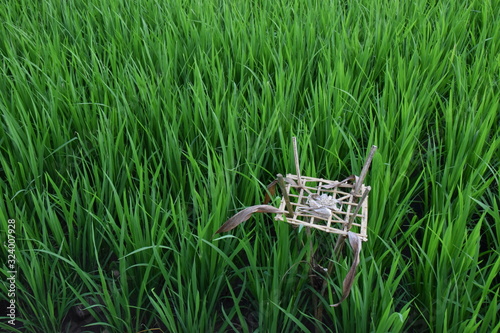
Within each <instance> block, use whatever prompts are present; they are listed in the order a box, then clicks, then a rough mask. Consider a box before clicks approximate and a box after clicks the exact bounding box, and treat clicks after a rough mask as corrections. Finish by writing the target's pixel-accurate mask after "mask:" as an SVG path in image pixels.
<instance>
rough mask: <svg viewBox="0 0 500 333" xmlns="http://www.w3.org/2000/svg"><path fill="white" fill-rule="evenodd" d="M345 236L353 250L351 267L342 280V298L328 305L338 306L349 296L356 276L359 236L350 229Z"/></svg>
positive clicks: (359, 249)
mask: <svg viewBox="0 0 500 333" xmlns="http://www.w3.org/2000/svg"><path fill="white" fill-rule="evenodd" d="M347 236H348V237H349V243H350V244H351V247H352V251H353V259H352V265H351V269H350V270H349V272H348V273H347V275H346V277H345V279H344V282H343V284H342V298H341V299H340V301H339V302H338V303H337V304H333V305H330V306H334V307H336V306H339V305H340V303H342V302H343V301H344V300H345V299H346V298H347V296H349V293H350V292H351V287H352V284H353V282H354V277H355V276H356V269H357V268H358V265H359V254H360V252H361V238H359V237H358V235H357V234H355V233H353V232H351V231H349V232H348V233H347Z"/></svg>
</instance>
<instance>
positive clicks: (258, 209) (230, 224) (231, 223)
mask: <svg viewBox="0 0 500 333" xmlns="http://www.w3.org/2000/svg"><path fill="white" fill-rule="evenodd" d="M253 213H273V214H284V213H287V212H286V211H283V210H279V209H278V208H276V207H273V206H269V205H255V206H250V207H247V208H245V209H243V210H242V211H240V212H238V213H236V214H235V215H233V216H232V217H231V218H230V219H229V220H227V221H226V222H225V223H224V224H223V225H222V226H221V227H220V228H219V230H217V231H216V232H215V233H216V234H218V233H221V232H226V231H229V230H231V229H234V228H236V227H237V226H238V225H239V224H241V223H243V222H245V221H246V220H248V219H249V218H250V216H252V214H253Z"/></svg>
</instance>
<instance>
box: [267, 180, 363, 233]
mask: <svg viewBox="0 0 500 333" xmlns="http://www.w3.org/2000/svg"><path fill="white" fill-rule="evenodd" d="M350 178H351V179H349V178H348V180H344V181H335V180H327V179H322V178H314V177H306V176H302V177H300V176H298V175H292V174H288V175H287V176H286V178H285V189H284V191H283V189H282V192H284V193H282V198H281V203H280V206H279V209H280V210H282V211H287V212H288V213H287V214H277V215H276V217H275V219H276V220H278V221H284V222H287V223H290V224H293V225H297V226H305V227H309V228H315V229H318V230H322V231H325V232H330V233H334V234H340V235H347V232H348V231H351V232H354V233H356V234H357V235H358V236H359V238H360V239H361V240H363V241H367V240H368V236H367V221H368V200H367V199H368V192H369V191H370V187H369V186H365V185H363V184H361V185H360V186H359V188H358V192H357V193H359V194H356V191H355V188H356V183H355V182H356V180H358V179H359V178H358V177H354V176H353V177H350ZM287 198H288V199H287ZM315 199H316V200H315ZM287 200H288V201H289V205H288V204H287ZM325 201H326V204H324V203H325Z"/></svg>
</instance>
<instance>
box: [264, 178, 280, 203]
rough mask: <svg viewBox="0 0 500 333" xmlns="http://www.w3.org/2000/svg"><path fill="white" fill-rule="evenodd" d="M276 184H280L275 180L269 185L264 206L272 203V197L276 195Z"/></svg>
mask: <svg viewBox="0 0 500 333" xmlns="http://www.w3.org/2000/svg"><path fill="white" fill-rule="evenodd" d="M276 184H278V180H277V179H275V180H273V182H272V183H271V184H269V185H267V191H266V197H265V198H264V205H267V204H268V203H269V202H270V201H271V196H274V194H276Z"/></svg>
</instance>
